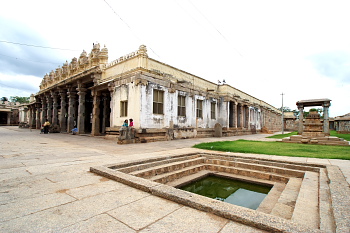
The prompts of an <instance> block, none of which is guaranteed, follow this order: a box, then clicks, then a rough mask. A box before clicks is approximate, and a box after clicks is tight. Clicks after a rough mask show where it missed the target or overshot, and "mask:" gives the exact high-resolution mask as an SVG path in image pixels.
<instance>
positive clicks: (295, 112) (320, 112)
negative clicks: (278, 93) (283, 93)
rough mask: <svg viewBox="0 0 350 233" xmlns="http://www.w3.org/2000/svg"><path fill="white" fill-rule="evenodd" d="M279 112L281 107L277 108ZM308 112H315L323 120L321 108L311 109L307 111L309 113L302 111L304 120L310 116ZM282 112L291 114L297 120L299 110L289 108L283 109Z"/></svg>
mask: <svg viewBox="0 0 350 233" xmlns="http://www.w3.org/2000/svg"><path fill="white" fill-rule="evenodd" d="M279 110H280V111H282V107H281V108H279ZM310 111H317V112H318V113H319V114H320V115H321V118H323V109H322V108H312V109H310V110H309V112H307V111H304V114H303V115H304V118H305V117H307V116H308V115H309V114H310ZM283 112H293V114H294V116H296V117H297V118H299V110H297V109H294V110H291V109H290V108H289V107H283Z"/></svg>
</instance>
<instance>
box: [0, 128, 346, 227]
mask: <svg viewBox="0 0 350 233" xmlns="http://www.w3.org/2000/svg"><path fill="white" fill-rule="evenodd" d="M266 136H267V135H264V134H256V135H245V136H234V137H226V138H199V139H186V140H173V141H166V142H154V143H146V144H128V145H118V144H117V143H116V141H112V140H105V139H103V138H102V137H89V136H76V135H69V134H48V135H44V134H40V133H39V130H29V129H19V128H17V127H7V126H5V127H0V161H1V162H0V232H220V233H225V232H263V231H261V230H258V229H255V228H251V227H248V226H245V225H242V224H239V223H236V222H233V221H230V220H227V219H225V218H221V217H218V216H216V215H212V214H209V213H206V212H201V211H199V210H196V209H192V208H190V207H187V206H183V205H180V204H177V203H175V202H172V201H168V200H165V199H162V198H160V197H156V196H153V195H151V194H149V193H147V192H143V191H140V190H138V189H134V188H131V187H129V186H127V185H124V184H121V183H118V182H115V181H113V180H109V179H107V178H104V177H101V176H98V175H95V174H94V173H91V172H89V169H90V167H91V166H99V165H105V164H112V163H119V162H126V161H132V160H137V159H144V158H151V157H159V156H169V155H173V154H178V153H179V152H181V153H189V152H194V151H198V149H194V148H191V146H193V145H194V144H196V143H200V142H208V141H217V140H237V139H241V138H243V139H254V140H270V139H266V138H265V137H266ZM256 156H257V157H259V156H261V157H267V156H266V155H256ZM268 157H269V158H273V159H283V160H291V161H299V162H305V163H307V162H312V163H323V164H331V165H337V166H339V167H340V169H341V171H342V172H343V175H344V176H345V178H346V180H347V182H348V183H350V161H344V160H325V159H324V160H322V159H312V158H295V157H293V158H292V157H279V156H268Z"/></svg>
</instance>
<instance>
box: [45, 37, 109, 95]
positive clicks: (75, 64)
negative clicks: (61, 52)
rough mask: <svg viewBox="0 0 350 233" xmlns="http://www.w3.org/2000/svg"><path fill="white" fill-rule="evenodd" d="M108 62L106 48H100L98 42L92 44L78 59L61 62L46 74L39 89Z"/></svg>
mask: <svg viewBox="0 0 350 233" xmlns="http://www.w3.org/2000/svg"><path fill="white" fill-rule="evenodd" d="M107 63H108V49H107V48H106V46H105V47H104V48H102V49H100V44H98V43H97V44H93V49H92V50H91V53H90V54H87V53H86V51H85V50H83V52H82V53H81V54H80V57H79V59H77V58H76V57H74V58H73V59H72V61H71V62H70V63H68V62H67V61H66V62H65V63H63V65H62V68H61V67H58V68H57V69H56V70H55V71H51V72H50V73H49V74H46V75H45V76H44V78H43V80H42V82H41V84H40V90H44V89H46V88H49V87H51V86H53V85H55V84H57V83H58V82H60V81H62V80H65V79H67V78H70V77H72V76H74V75H77V74H79V73H81V72H84V71H86V70H88V69H90V68H92V67H95V66H100V67H101V66H103V67H104V66H105V65H106V64H107Z"/></svg>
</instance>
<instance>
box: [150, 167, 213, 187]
mask: <svg viewBox="0 0 350 233" xmlns="http://www.w3.org/2000/svg"><path fill="white" fill-rule="evenodd" d="M203 170H206V165H205V164H201V165H195V166H191V167H185V168H183V169H180V170H176V171H172V172H168V173H163V174H161V175H156V176H153V177H150V178H149V179H150V180H152V181H155V182H158V183H161V184H166V183H168V182H172V181H174V180H176V179H179V178H182V177H185V176H188V175H191V174H195V173H197V172H199V171H203Z"/></svg>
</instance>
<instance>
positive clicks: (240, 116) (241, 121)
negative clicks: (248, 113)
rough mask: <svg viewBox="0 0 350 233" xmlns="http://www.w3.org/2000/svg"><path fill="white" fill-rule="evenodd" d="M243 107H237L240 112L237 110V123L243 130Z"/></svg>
mask: <svg viewBox="0 0 350 233" xmlns="http://www.w3.org/2000/svg"><path fill="white" fill-rule="evenodd" d="M243 107H244V106H243V105H242V104H241V105H240V106H239V108H240V110H239V113H240V115H239V121H240V127H241V128H242V129H243V128H244V108H243Z"/></svg>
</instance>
